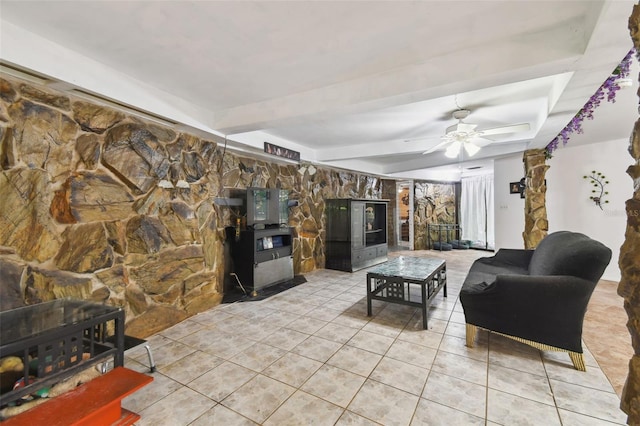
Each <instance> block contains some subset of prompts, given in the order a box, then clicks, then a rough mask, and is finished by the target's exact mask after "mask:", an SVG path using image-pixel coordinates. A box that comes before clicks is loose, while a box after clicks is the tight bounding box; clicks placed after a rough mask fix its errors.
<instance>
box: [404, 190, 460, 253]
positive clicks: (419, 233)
mask: <svg viewBox="0 0 640 426" xmlns="http://www.w3.org/2000/svg"><path fill="white" fill-rule="evenodd" d="M414 191H415V192H414V210H413V226H414V249H415V250H424V249H428V248H429V247H428V242H427V225H428V224H430V223H457V221H458V215H457V212H456V205H457V203H456V184H455V183H441V182H424V181H415V182H414ZM431 238H432V239H435V240H437V239H438V234H437V233H432V235H431Z"/></svg>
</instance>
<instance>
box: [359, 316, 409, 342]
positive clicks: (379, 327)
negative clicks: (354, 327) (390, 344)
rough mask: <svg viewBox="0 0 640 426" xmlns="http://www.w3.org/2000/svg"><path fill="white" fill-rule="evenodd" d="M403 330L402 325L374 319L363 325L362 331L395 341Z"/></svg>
mask: <svg viewBox="0 0 640 426" xmlns="http://www.w3.org/2000/svg"><path fill="white" fill-rule="evenodd" d="M403 328H404V324H398V323H393V322H389V321H385V320H382V319H380V318H378V317H376V318H374V319H372V320H371V321H370V322H368V323H367V324H365V326H364V327H362V330H364V331H368V332H370V333H375V334H380V335H382V336H387V337H391V338H393V339H395V338H396V337H398V336H399V335H400V333H401V332H402V329H403Z"/></svg>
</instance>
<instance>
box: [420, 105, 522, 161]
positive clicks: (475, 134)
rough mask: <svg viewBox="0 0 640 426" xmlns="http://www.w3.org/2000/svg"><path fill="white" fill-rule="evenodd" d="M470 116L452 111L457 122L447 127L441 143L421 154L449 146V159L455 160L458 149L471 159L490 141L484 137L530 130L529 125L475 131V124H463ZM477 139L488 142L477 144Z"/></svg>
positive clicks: (462, 111) (462, 112)
mask: <svg viewBox="0 0 640 426" xmlns="http://www.w3.org/2000/svg"><path fill="white" fill-rule="evenodd" d="M469 114H471V111H469V110H468V109H458V110H455V111H453V114H452V115H453V118H455V119H456V120H458V122H457V123H456V124H454V125H453V126H449V127H447V130H446V133H445V135H444V136H442V137H441V139H442V142H440V143H439V144H437V145H436V146H434V147H431V148H429V149H428V150H426V151H425V152H423V154H430V153H432V152H434V151H437V150H439V149H440V148H442V147H444V146H446V145H449V146H448V147H447V150H446V151H445V154H444V155H446V156H447V157H449V158H456V157H457V156H458V154H459V153H460V149H461V148H463V147H464V150H465V151H466V153H467V154H468V155H469V157H473V156H474V155H475V154H477V153H478V151H480V148H481V147H483V146H486V145H488V144H489V143H490V139H487V138H485V136H492V135H502V134H506V133H516V132H524V131H527V130H529V129H530V126H529V123H523V124H514V125H510V126H502V127H494V128H491V129H484V130H476V127H478V125H477V124H469V123H465V122H464V121H462V120H464V119H465V118H467V117H468V116H469ZM477 139H486V140H488V141H489V142H479V141H477Z"/></svg>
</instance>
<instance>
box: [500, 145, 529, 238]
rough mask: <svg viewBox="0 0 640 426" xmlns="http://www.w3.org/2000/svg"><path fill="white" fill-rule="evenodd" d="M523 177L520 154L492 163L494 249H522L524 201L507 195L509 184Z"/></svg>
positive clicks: (518, 196) (513, 195)
mask: <svg viewBox="0 0 640 426" xmlns="http://www.w3.org/2000/svg"><path fill="white" fill-rule="evenodd" d="M523 177H524V165H523V164H522V154H518V155H515V156H510V157H507V158H500V159H497V160H495V161H494V162H493V181H494V185H495V187H494V201H495V205H494V214H495V224H494V225H495V226H494V229H495V248H496V250H498V249H500V248H520V249H521V248H524V240H523V239H522V231H524V199H522V198H520V195H519V194H510V193H509V183H510V182H518V181H519V180H520V179H522V178H523Z"/></svg>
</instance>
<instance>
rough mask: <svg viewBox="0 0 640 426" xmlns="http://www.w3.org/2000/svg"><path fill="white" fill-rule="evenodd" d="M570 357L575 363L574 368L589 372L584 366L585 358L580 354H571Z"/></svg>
mask: <svg viewBox="0 0 640 426" xmlns="http://www.w3.org/2000/svg"><path fill="white" fill-rule="evenodd" d="M569 357H570V358H571V362H573V366H574V367H575V368H576V370H580V371H587V367H586V365H585V364H584V356H583V355H582V354H581V353H578V352H569Z"/></svg>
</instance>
